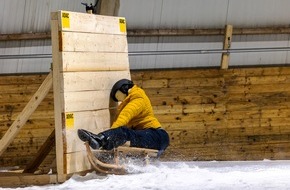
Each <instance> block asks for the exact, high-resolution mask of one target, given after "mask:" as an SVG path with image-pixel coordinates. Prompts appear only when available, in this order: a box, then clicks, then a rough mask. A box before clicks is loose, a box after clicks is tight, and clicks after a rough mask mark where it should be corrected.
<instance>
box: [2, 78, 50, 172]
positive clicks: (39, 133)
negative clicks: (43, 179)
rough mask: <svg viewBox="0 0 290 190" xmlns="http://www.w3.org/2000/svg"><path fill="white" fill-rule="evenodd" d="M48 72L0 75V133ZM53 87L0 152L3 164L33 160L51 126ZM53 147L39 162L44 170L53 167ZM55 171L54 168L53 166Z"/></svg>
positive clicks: (17, 163)
mask: <svg viewBox="0 0 290 190" xmlns="http://www.w3.org/2000/svg"><path fill="white" fill-rule="evenodd" d="M46 76H47V75H45V74H40V75H21V76H5V75H3V76H0V89H1V93H0V113H1V114H0V115H1V117H0V137H1V138H2V137H3V135H4V134H5V133H6V131H7V130H8V129H9V127H10V126H11V124H12V123H13V121H14V120H15V119H16V117H17V116H18V115H19V114H20V112H21V111H22V110H23V108H24V107H25V105H26V104H27V103H28V101H29V100H30V98H31V97H32V96H33V94H34V93H35V92H36V90H37V89H38V88H39V86H40V85H41V83H42V82H43V80H44V79H45V78H46ZM53 105H54V104H53V92H52V89H51V91H50V92H49V94H48V95H47V96H46V98H45V99H44V100H43V101H42V102H41V104H40V105H39V106H38V108H37V109H36V111H35V112H34V113H33V114H32V116H31V117H30V118H29V120H28V121H27V123H26V125H25V126H24V127H23V128H22V129H21V130H20V132H19V134H18V135H17V136H16V138H15V139H14V141H13V142H12V144H11V145H10V146H9V147H8V148H7V150H6V151H5V152H4V153H3V155H1V156H0V170H1V168H2V167H5V168H6V167H14V166H19V167H20V168H25V166H26V165H27V164H28V163H29V162H30V161H32V160H33V158H34V156H35V155H36V153H37V151H38V150H39V148H40V147H41V146H42V145H43V143H44V142H45V140H46V139H47V137H48V136H49V134H51V133H52V131H53V129H54V110H53V108H54V107H53ZM54 159H55V149H53V150H52V151H51V153H50V154H49V156H48V157H47V158H46V159H45V161H44V162H43V163H42V164H41V166H40V168H39V169H40V170H41V171H42V172H43V173H47V172H48V171H49V169H50V168H53V167H55V166H53V165H52V164H53V161H54ZM53 170H54V171H55V168H53Z"/></svg>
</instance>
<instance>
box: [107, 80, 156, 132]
mask: <svg viewBox="0 0 290 190" xmlns="http://www.w3.org/2000/svg"><path fill="white" fill-rule="evenodd" d="M122 126H126V127H128V128H132V129H147V128H159V127H161V124H160V123H159V121H158V120H157V118H156V117H155V116H154V114H153V109H152V106H151V102H150V100H149V98H148V97H147V96H146V94H145V92H144V90H142V89H141V88H139V87H138V86H136V85H134V86H133V87H132V88H131V90H130V91H129V93H128V96H127V97H126V98H125V100H124V101H123V102H122V103H121V104H120V105H119V107H118V115H117V119H116V121H115V122H114V123H113V125H112V126H111V128H118V127H122Z"/></svg>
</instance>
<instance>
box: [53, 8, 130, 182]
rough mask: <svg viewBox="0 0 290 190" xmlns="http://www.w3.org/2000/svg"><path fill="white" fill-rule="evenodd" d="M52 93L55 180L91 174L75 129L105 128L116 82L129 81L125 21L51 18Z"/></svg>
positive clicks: (74, 15)
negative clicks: (78, 174)
mask: <svg viewBox="0 0 290 190" xmlns="http://www.w3.org/2000/svg"><path fill="white" fill-rule="evenodd" d="M51 18H52V20H51V31H52V58H53V92H54V110H55V113H54V116H55V131H56V133H55V135H56V136H55V137H56V163H57V174H58V181H65V180H66V178H67V177H68V175H71V174H73V173H76V172H82V171H86V170H89V169H91V166H90V163H89V162H88V161H87V156H86V151H85V146H84V143H83V142H82V141H81V140H80V139H79V138H78V136H77V130H78V129H87V130H89V131H92V132H94V133H98V132H101V131H103V130H105V129H109V128H110V126H111V115H114V114H113V112H110V110H114V108H116V106H117V104H116V103H113V102H112V100H111V99H110V96H109V95H110V91H111V88H112V86H113V85H114V83H115V82H116V81H118V80H120V79H123V78H129V79H130V78H131V77H130V71H129V61H128V45H127V36H126V22H125V19H124V18H120V17H109V16H100V15H93V14H83V13H74V12H67V11H59V12H56V13H52V17H51Z"/></svg>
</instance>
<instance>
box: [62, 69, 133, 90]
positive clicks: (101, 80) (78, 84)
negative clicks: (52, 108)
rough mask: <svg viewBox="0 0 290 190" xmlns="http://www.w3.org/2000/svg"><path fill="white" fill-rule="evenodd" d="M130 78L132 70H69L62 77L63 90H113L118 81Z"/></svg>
mask: <svg viewBox="0 0 290 190" xmlns="http://www.w3.org/2000/svg"><path fill="white" fill-rule="evenodd" d="M123 78H127V79H130V71H128V70H126V71H98V72H68V73H63V78H61V84H62V88H61V92H80V91H101V90H111V89H112V87H113V85H114V84H115V82H116V81H118V80H120V79H123Z"/></svg>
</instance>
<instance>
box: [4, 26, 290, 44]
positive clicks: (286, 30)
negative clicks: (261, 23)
mask: <svg viewBox="0 0 290 190" xmlns="http://www.w3.org/2000/svg"><path fill="white" fill-rule="evenodd" d="M266 34H290V27H263V28H235V29H234V30H233V35H266ZM215 35H224V28H221V29H128V30H127V36H128V37H141V36H215ZM50 38H51V34H50V32H42V33H19V34H0V41H12V40H38V39H50Z"/></svg>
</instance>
